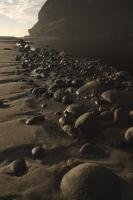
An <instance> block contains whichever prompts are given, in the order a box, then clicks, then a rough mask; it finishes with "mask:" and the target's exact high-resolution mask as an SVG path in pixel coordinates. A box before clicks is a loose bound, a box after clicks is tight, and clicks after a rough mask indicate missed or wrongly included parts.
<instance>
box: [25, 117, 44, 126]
mask: <svg viewBox="0 0 133 200" xmlns="http://www.w3.org/2000/svg"><path fill="white" fill-rule="evenodd" d="M44 120H45V117H44V116H43V115H38V116H34V117H31V118H29V119H27V121H26V124H27V125H35V124H37V123H39V122H43V121H44Z"/></svg>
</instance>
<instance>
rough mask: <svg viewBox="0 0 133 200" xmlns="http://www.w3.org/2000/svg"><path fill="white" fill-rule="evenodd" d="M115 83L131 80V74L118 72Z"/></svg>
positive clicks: (132, 78)
mask: <svg viewBox="0 0 133 200" xmlns="http://www.w3.org/2000/svg"><path fill="white" fill-rule="evenodd" d="M115 80H116V81H126V80H128V81H129V80H133V77H132V76H131V74H130V73H129V72H127V71H119V72H117V73H116V74H115Z"/></svg>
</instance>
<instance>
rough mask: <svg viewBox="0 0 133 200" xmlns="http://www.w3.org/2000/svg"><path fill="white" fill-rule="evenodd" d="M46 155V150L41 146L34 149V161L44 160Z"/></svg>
mask: <svg viewBox="0 0 133 200" xmlns="http://www.w3.org/2000/svg"><path fill="white" fill-rule="evenodd" d="M44 155H45V149H44V148H43V147H41V146H37V147H34V148H33V149H32V156H33V158H34V159H42V158H43V157H44Z"/></svg>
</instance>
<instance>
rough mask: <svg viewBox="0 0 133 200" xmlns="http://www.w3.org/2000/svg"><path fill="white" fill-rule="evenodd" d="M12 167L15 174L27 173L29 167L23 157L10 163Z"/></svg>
mask: <svg viewBox="0 0 133 200" xmlns="http://www.w3.org/2000/svg"><path fill="white" fill-rule="evenodd" d="M10 169H11V172H12V173H13V174H14V175H15V176H22V175H24V174H25V173H26V171H27V169H28V168H27V165H26V162H25V160H23V159H21V160H15V161H13V162H12V163H11V165H10Z"/></svg>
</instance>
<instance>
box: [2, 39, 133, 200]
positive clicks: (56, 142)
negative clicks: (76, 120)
mask: <svg viewBox="0 0 133 200" xmlns="http://www.w3.org/2000/svg"><path fill="white" fill-rule="evenodd" d="M4 48H11V50H4ZM16 54H17V49H16V48H15V44H14V43H12V44H11V43H10V44H9V43H8V42H5V43H3V42H2V43H0V100H2V101H3V102H4V107H2V108H0V176H1V178H0V199H1V200H4V199H6V200H7V199H8V200H13V199H16V200H18V199H20V200H21V199H22V200H34V199H36V200H44V199H45V200H52V199H56V200H59V199H61V197H60V195H59V193H60V189H59V183H60V181H61V178H62V176H63V175H64V171H67V168H71V166H74V165H76V163H82V162H84V161H89V162H92V163H100V164H102V165H103V166H107V167H109V168H110V169H111V170H112V171H114V172H115V173H116V174H118V175H119V176H120V177H121V179H122V181H121V184H122V200H132V199H133V193H132V183H133V167H132V154H131V152H127V151H126V150H121V149H115V148H109V147H106V146H105V147H104V148H105V149H107V151H108V152H109V156H108V157H107V158H105V159H102V160H101V159H99V158H97V159H93V160H91V159H88V160H85V159H83V158H81V157H80V156H79V153H78V152H79V149H80V148H81V146H82V145H80V144H77V143H75V142H74V141H73V140H72V139H71V138H69V137H67V136H66V135H65V134H63V133H62V131H61V128H60V127H59V126H58V116H56V115H55V112H57V111H59V112H62V111H63V110H64V108H65V107H64V106H63V105H62V104H60V103H57V102H56V103H55V102H54V101H53V100H40V101H39V100H37V101H38V102H36V101H35V99H33V98H31V97H29V96H28V90H29V88H31V85H30V84H29V83H28V82H27V79H25V76H24V72H23V70H22V69H21V67H20V63H19V62H16V61H15V57H16ZM42 102H43V103H46V104H47V105H48V106H47V107H46V108H45V109H43V110H42V109H41V104H42ZM38 113H41V114H43V115H44V116H45V118H46V119H45V121H44V123H41V124H38V125H33V126H28V125H26V123H25V121H26V120H27V119H28V118H29V117H31V116H34V115H36V114H38ZM39 144H42V145H46V148H47V150H48V151H47V153H46V156H45V159H44V160H41V161H38V160H34V159H33V158H32V155H31V150H32V148H33V147H34V146H36V145H39ZM21 158H24V159H25V160H26V162H27V166H28V171H27V173H26V174H25V175H23V176H21V177H16V176H14V175H12V174H11V173H10V164H11V162H12V161H14V160H16V159H21ZM63 169H65V170H64V171H63Z"/></svg>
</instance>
